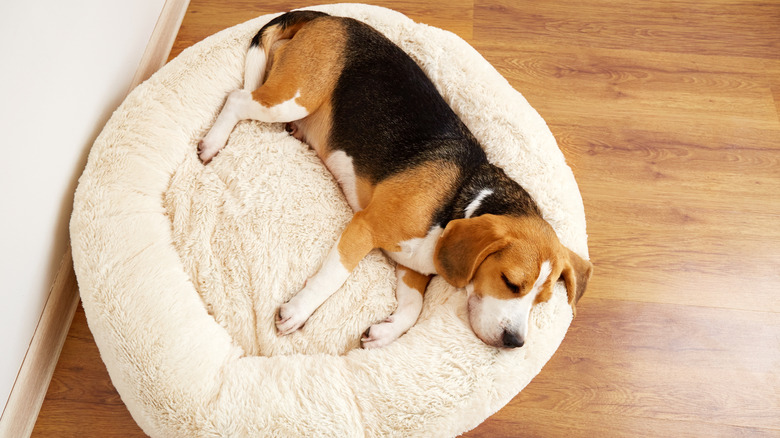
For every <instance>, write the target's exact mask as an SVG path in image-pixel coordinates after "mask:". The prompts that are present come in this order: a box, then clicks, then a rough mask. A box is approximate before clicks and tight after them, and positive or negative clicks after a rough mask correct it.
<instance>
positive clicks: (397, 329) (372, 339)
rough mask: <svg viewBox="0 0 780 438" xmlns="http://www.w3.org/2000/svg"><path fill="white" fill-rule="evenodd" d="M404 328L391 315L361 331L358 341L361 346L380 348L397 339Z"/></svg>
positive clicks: (404, 330)
mask: <svg viewBox="0 0 780 438" xmlns="http://www.w3.org/2000/svg"><path fill="white" fill-rule="evenodd" d="M406 328H408V327H402V324H398V323H397V322H395V321H394V320H393V316H392V315H391V316H390V317H388V318H387V319H386V320H384V322H381V323H379V324H374V325H372V326H371V327H369V328H368V330H366V331H365V333H363V337H362V338H361V339H360V341H361V342H362V343H363V348H366V349H368V348H382V347H385V346H387V345H390V344H391V343H392V342H393V341H395V340H396V339H398V337H400V336H401V335H402V334H404V332H406Z"/></svg>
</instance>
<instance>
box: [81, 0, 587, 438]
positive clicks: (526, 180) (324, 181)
mask: <svg viewBox="0 0 780 438" xmlns="http://www.w3.org/2000/svg"><path fill="white" fill-rule="evenodd" d="M315 9H318V10H323V11H325V12H328V13H330V14H334V15H344V16H350V17H354V18H357V19H360V20H363V21H365V22H367V23H369V24H371V25H372V26H374V27H375V28H377V29H378V30H380V31H381V32H383V33H385V34H386V35H387V36H388V37H389V38H390V39H391V40H393V41H395V42H396V43H397V44H399V45H400V46H401V47H402V48H403V49H404V50H406V51H407V52H408V53H409V54H410V55H411V56H412V58H414V59H415V60H416V61H417V62H418V63H419V64H420V65H421V66H422V67H423V69H424V70H425V72H426V73H427V74H428V76H429V77H430V78H431V79H432V80H433V82H434V83H435V84H436V85H437V87H438V88H439V90H440V91H441V92H442V94H443V95H444V97H445V99H446V100H447V101H448V102H449V104H450V105H451V106H452V107H453V108H454V109H455V111H456V112H457V113H458V115H459V116H460V117H461V118H462V119H463V121H464V122H465V123H466V125H468V127H469V128H470V129H471V130H472V132H473V133H474V134H475V135H476V137H477V138H478V139H479V140H480V141H481V143H482V144H483V146H484V147H485V149H486V151H487V153H488V156H489V157H490V159H491V160H492V161H494V162H495V163H497V164H499V165H501V166H502V167H503V168H504V169H505V170H506V171H507V173H508V174H509V175H510V176H511V177H512V178H514V179H516V180H517V181H519V182H520V183H521V184H522V185H523V186H524V187H525V188H526V189H527V190H528V191H529V192H530V193H531V194H532V195H533V196H534V197H535V199H536V200H537V202H538V204H539V206H540V208H541V209H542V211H543V212H544V215H545V217H546V219H548V220H549V221H550V223H551V224H552V225H553V227H554V228H555V229H556V231H557V233H558V235H559V237H560V239H561V242H562V243H563V244H565V245H566V246H568V247H570V248H571V249H573V250H574V251H576V252H577V253H579V254H580V255H582V256H587V242H586V241H587V238H586V233H585V216H584V212H583V206H582V200H581V198H580V194H579V191H578V189H577V185H576V183H575V181H574V177H573V175H572V173H571V170H570V169H569V168H568V166H567V165H566V163H565V160H564V157H563V155H562V154H561V152H560V150H559V149H558V148H557V146H556V143H555V140H554V138H553V136H552V134H551V133H550V131H549V129H548V128H547V126H546V125H545V123H544V121H543V120H542V119H541V117H540V116H539V115H538V114H537V113H536V111H534V110H533V109H532V108H531V107H530V106H529V105H528V103H527V102H526V101H525V99H524V98H523V97H522V96H521V95H520V94H519V93H518V92H516V91H515V90H513V89H512V87H511V86H510V85H509V84H508V83H507V82H506V80H504V79H503V78H502V77H501V76H500V75H499V74H498V73H497V72H496V71H495V70H494V69H493V68H492V67H491V66H490V65H489V64H488V63H487V61H485V60H484V59H483V58H482V57H481V56H480V55H479V54H477V52H475V51H474V50H473V49H472V48H471V47H470V46H468V45H467V44H466V43H465V42H463V41H462V40H461V39H459V38H458V37H456V36H455V35H453V34H451V33H449V32H445V31H442V30H439V29H436V28H432V27H429V26H426V25H423V24H415V23H414V22H412V21H411V20H409V19H408V18H406V17H404V16H403V15H401V14H399V13H396V12H393V11H390V10H387V9H383V8H378V7H372V6H365V5H354V4H353V5H331V6H323V7H319V8H315ZM272 17H273V16H270V15H269V16H263V17H259V18H257V19H255V20H252V21H249V22H247V23H244V24H241V25H238V26H236V27H233V28H230V29H227V30H225V31H223V32H220V33H218V34H216V35H214V36H212V37H210V38H208V39H206V40H204V41H203V42H201V43H199V44H197V45H195V46H194V47H192V48H191V49H188V50H186V51H185V52H184V53H182V54H181V55H180V56H179V57H177V58H176V59H175V60H173V61H171V62H170V63H169V64H168V65H167V66H165V67H164V68H163V69H162V70H160V71H159V72H158V73H157V74H155V75H154V76H153V77H152V78H151V79H150V80H149V81H147V82H146V83H144V84H142V85H141V86H139V87H138V88H137V89H136V90H135V91H133V92H132V93H131V94H130V96H129V97H128V98H127V99H126V100H125V102H124V103H123V104H122V105H121V106H120V108H119V109H118V110H117V111H116V113H115V114H114V115H113V117H112V118H111V120H110V121H109V122H108V124H107V125H106V127H105V129H104V130H103V132H102V134H101V135H100V136H99V138H98V139H97V141H96V142H95V145H94V147H93V148H92V151H91V153H90V156H89V162H88V164H87V168H86V170H85V171H84V174H83V175H82V177H81V179H80V182H79V187H78V190H77V192H76V200H75V204H74V212H73V217H72V220H71V237H72V246H73V257H74V264H75V268H76V273H77V276H78V282H79V287H80V290H81V298H82V300H83V304H84V309H85V311H86V314H87V318H88V321H89V327H90V329H91V331H92V333H93V334H94V336H95V341H96V342H97V345H98V347H99V348H100V352H101V356H102V358H103V360H104V361H105V363H106V367H107V368H108V371H109V374H110V375H111V380H112V381H113V383H114V385H115V386H116V388H117V390H118V391H119V393H120V394H121V396H122V400H123V401H124V402H125V404H126V405H127V407H128V409H129V410H130V412H131V414H132V415H133V418H134V419H135V420H136V421H137V422H138V424H139V425H140V426H141V427H142V428H143V430H144V431H145V432H146V433H148V434H149V435H152V436H158V437H175V436H187V437H190V436H229V437H236V436H266V435H272V436H298V435H300V436H303V435H306V436H316V435H322V436H364V435H366V436H404V437H405V436H449V435H456V434H458V433H461V432H464V431H467V430H470V429H472V428H474V427H475V426H477V425H478V424H479V423H481V422H482V421H483V420H484V419H485V418H487V417H488V416H489V415H491V414H492V413H494V412H495V411H497V410H498V409H499V408H501V407H502V406H504V405H505V404H506V403H507V402H508V401H509V400H510V399H511V398H512V397H513V396H514V395H516V394H517V393H518V392H519V391H520V390H521V389H522V388H523V387H525V385H527V384H528V382H530V380H531V379H532V378H533V377H534V376H535V375H536V374H537V373H538V372H539V371H540V369H541V368H542V366H543V365H544V364H545V363H546V362H547V360H548V359H549V358H550V357H551V356H552V354H553V353H554V352H555V350H556V348H557V347H558V345H559V344H560V342H561V340H562V339H563V337H564V334H565V333H566V330H567V328H568V326H569V323H570V322H571V318H572V315H571V308H570V307H569V306H568V304H567V303H566V293H565V289H564V287H563V284H562V283H560V282H559V283H558V285H556V288H555V293H554V296H553V298H552V299H551V300H550V302H549V303H545V304H543V305H540V306H538V307H537V308H536V309H535V310H534V312H533V314H532V317H531V319H532V321H531V324H530V325H531V327H530V334H529V338H528V340H527V342H526V344H525V347H523V348H521V349H516V350H511V351H499V350H497V349H495V348H492V347H488V346H486V345H485V344H483V343H482V342H481V341H479V340H478V339H477V338H476V337H475V336H474V335H473V333H472V331H471V329H470V328H469V323H468V320H467V319H466V308H465V292H464V291H463V290H457V289H455V288H453V287H451V286H449V285H448V284H447V283H446V282H444V281H443V280H442V279H441V278H438V277H436V278H434V279H433V281H432V282H431V284H430V286H429V288H428V291H427V293H426V295H425V304H424V308H423V312H422V315H421V316H420V319H419V321H418V323H417V325H415V326H414V327H413V328H412V329H411V330H410V331H409V332H408V333H407V334H406V335H404V336H402V337H401V338H400V339H399V340H398V341H396V342H395V343H393V344H391V345H390V346H389V347H386V348H383V349H379V350H370V351H365V350H361V349H360V348H359V339H360V336H361V333H362V332H363V331H364V330H365V329H366V328H367V327H368V326H370V325H371V324H373V323H375V322H377V321H379V320H381V319H384V318H385V317H386V316H387V315H389V314H390V313H391V312H392V310H393V308H394V306H395V297H394V287H395V285H394V283H395V275H394V270H393V267H392V265H391V263H390V262H388V261H387V259H385V257H384V256H383V255H382V254H381V253H379V252H373V253H372V254H371V255H370V256H369V257H367V258H366V259H365V260H363V262H361V264H360V265H359V267H358V269H357V270H356V272H355V273H354V274H353V275H352V276H351V277H350V278H349V280H348V281H347V283H346V284H345V286H344V287H343V288H342V289H341V290H339V292H337V293H336V294H335V295H334V296H333V297H332V298H330V299H329V300H328V301H327V302H326V303H325V304H324V305H323V306H322V307H321V308H320V309H319V310H317V311H316V312H315V313H314V315H313V316H312V317H311V319H310V320H309V321H308V322H307V323H306V325H305V326H304V328H303V329H302V330H300V331H299V332H296V333H294V334H293V335H290V336H287V337H277V335H276V331H275V327H274V312H275V310H276V309H277V308H278V306H279V305H280V304H281V303H283V302H285V301H286V300H288V299H289V298H290V297H291V296H292V295H293V294H294V293H295V292H297V291H298V290H299V289H300V288H301V287H302V285H303V282H304V281H305V280H306V278H307V277H308V276H310V275H311V274H312V273H314V272H315V271H316V269H317V268H318V267H319V264H320V263H321V261H322V260H323V258H324V256H325V255H326V253H327V251H328V250H329V249H330V247H331V246H332V245H333V243H334V242H335V241H336V239H337V238H338V235H339V233H340V231H341V230H342V229H343V227H344V226H345V225H346V223H347V222H348V221H349V218H350V217H351V211H350V209H349V207H348V206H347V204H346V202H345V200H344V198H343V196H342V194H341V192H340V191H339V189H338V187H337V185H336V183H335V181H334V180H333V178H332V177H331V176H330V174H329V173H328V172H327V171H326V170H325V168H324V166H323V165H322V163H321V162H320V161H319V160H318V158H317V157H316V155H315V154H314V152H312V151H311V150H309V149H308V148H307V147H306V145H304V144H301V143H299V142H298V141H297V140H295V139H293V138H292V137H290V136H288V135H287V134H286V133H285V131H284V127H283V126H281V125H269V124H261V123H257V122H242V123H241V124H239V126H238V127H237V128H236V130H235V131H234V132H233V134H232V136H231V138H230V141H229V144H228V146H227V148H226V149H224V150H223V151H222V152H221V153H220V155H219V156H218V157H217V158H215V159H214V161H213V162H212V163H211V164H209V165H208V166H205V167H204V166H203V165H202V164H201V163H200V161H199V160H198V157H197V155H196V152H195V150H196V146H195V145H196V143H197V141H198V140H199V139H200V138H201V137H202V136H203V135H204V133H205V132H206V131H207V130H208V128H209V127H210V126H211V124H212V123H213V121H214V119H215V117H216V115H217V113H218V111H219V109H220V108H221V106H222V104H223V102H224V99H225V97H226V96H227V94H228V92H230V91H231V90H233V89H235V88H238V87H240V86H241V84H242V75H243V62H244V55H245V52H246V48H247V47H248V44H249V41H250V39H251V37H252V36H253V35H254V34H255V33H256V32H257V30H258V29H259V28H260V27H261V26H262V25H263V24H264V23H265V22H267V21H268V20H270V19H271V18H272Z"/></svg>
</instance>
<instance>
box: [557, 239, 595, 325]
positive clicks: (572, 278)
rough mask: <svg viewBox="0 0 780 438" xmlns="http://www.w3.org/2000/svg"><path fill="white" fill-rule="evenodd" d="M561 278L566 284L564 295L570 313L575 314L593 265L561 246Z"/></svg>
mask: <svg viewBox="0 0 780 438" xmlns="http://www.w3.org/2000/svg"><path fill="white" fill-rule="evenodd" d="M561 248H562V250H561V264H562V266H563V268H562V269H561V276H562V277H563V281H564V283H566V295H567V296H568V298H569V304H570V305H571V309H572V312H574V314H575V315H576V314H577V307H576V304H577V301H579V300H580V297H582V294H584V293H585V288H586V287H587V286H588V280H590V276H591V275H592V274H593V264H592V263H591V262H589V261H587V260H585V259H583V258H582V257H580V256H578V255H577V254H575V253H574V251H572V250H570V249H569V248H566V247H565V246H563V245H561Z"/></svg>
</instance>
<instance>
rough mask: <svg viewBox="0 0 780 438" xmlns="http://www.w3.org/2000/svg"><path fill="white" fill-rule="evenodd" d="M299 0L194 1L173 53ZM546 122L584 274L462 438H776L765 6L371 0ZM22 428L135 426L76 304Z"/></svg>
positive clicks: (776, 132)
mask: <svg viewBox="0 0 780 438" xmlns="http://www.w3.org/2000/svg"><path fill="white" fill-rule="evenodd" d="M307 3H308V4H311V1H306V2H295V1H292V2H291V1H278V0H271V1H265V2H260V1H250V0H227V1H210V2H209V1H202V0H192V2H191V4H190V7H189V11H188V13H187V15H186V16H185V18H184V23H183V25H182V27H181V30H180V33H179V37H178V39H177V42H176V44H175V46H174V50H173V53H172V56H175V55H176V54H178V53H179V52H180V51H181V50H182V49H184V48H185V47H187V46H189V45H191V44H193V43H195V42H197V41H199V40H201V39H203V38H204V37H206V36H208V35H210V34H212V33H214V32H216V31H218V30H220V29H223V28H225V27H228V26H231V25H234V24H236V23H239V22H242V21H245V20H248V19H250V18H253V17H255V16H257V15H260V14H264V13H269V12H276V11H283V10H288V9H291V8H295V7H300V6H304V5H305V4H307ZM378 4H380V5H382V6H388V7H392V8H394V9H396V10H399V11H401V12H403V13H405V14H407V15H409V16H410V17H412V18H413V19H415V20H416V21H420V22H425V23H428V24H431V25H434V26H438V27H442V28H445V29H448V30H451V31H453V32H455V33H457V34H458V35H460V36H461V37H463V38H464V39H466V40H467V41H468V42H469V43H471V44H472V45H473V46H474V47H475V48H476V49H477V50H478V51H479V52H481V53H482V54H483V56H485V58H487V59H488V61H490V62H491V63H492V64H493V65H494V66H495V67H496V68H497V69H498V70H499V71H500V72H501V73H502V74H503V75H504V76H505V77H506V78H507V79H508V80H509V81H510V82H511V83H512V85H514V87H515V88H517V89H518V90H520V91H521V92H522V93H523V94H524V95H525V96H526V98H527V99H528V100H529V101H530V103H531V105H533V106H534V107H535V108H536V109H537V110H538V111H539V112H540V113H541V115H542V117H544V118H545V120H547V122H548V124H549V125H550V128H551V129H552V131H553V133H554V134H555V136H556V138H557V140H558V143H559V145H560V147H561V149H562V150H563V152H564V154H565V155H566V157H567V160H568V162H569V164H570V165H571V167H572V168H573V170H574V173H575V176H576V177H577V180H578V182H579V185H580V189H581V191H582V195H583V198H584V201H585V211H586V214H587V217H588V231H589V235H590V240H589V242H590V251H591V255H592V261H593V262H594V264H595V267H596V268H595V274H594V277H593V280H592V282H591V284H590V288H589V290H588V292H587V294H586V295H585V297H584V298H583V299H582V301H581V302H580V306H579V312H578V317H577V319H576V320H575V321H574V323H573V324H572V326H571V329H570V331H569V333H568V335H567V337H566V339H565V340H564V341H563V344H562V345H561V347H560V349H559V350H558V352H557V353H556V354H555V356H554V357H553V358H552V360H550V362H549V363H548V364H547V366H546V367H545V368H544V369H543V370H542V372H541V373H540V374H539V375H538V376H537V377H536V379H535V380H534V381H533V382H531V384H530V385H528V387H527V388H526V389H525V390H524V391H523V392H522V393H520V395H518V396H517V397H516V398H515V399H514V400H513V401H512V402H511V403H510V404H509V405H507V406H506V407H505V408H504V409H502V410H501V411H499V412H498V413H496V414H495V415H494V416H493V417H491V418H490V419H489V420H487V421H486V422H485V423H483V424H482V425H481V426H479V427H478V428H476V429H475V430H474V431H472V432H470V433H468V434H467V436H470V437H500V436H529V437H530V436H552V437H555V436H566V437H574V436H583V437H608V436H660V437H683V436H703V437H710V436H723V437H735V436H775V437H778V436H780V120H778V112H779V111H780V2H778V1H776V0H771V1H749V0H696V1H694V0H676V1H661V2H655V1H641V0H634V1H628V0H581V1H577V2H571V1H564V0H558V1H551V0H548V1H528V2H524V1H508V0H499V1H490V2H488V1H482V0H473V1H472V0H447V1H438V0H437V1H426V2H422V1H410V0H398V1H390V0H388V1H381V2H378ZM34 436H42V437H43V436H56V437H66V436H78V437H110V436H117V437H133V436H143V434H142V432H141V431H140V429H139V428H138V427H137V426H136V425H135V424H134V422H133V421H132V419H131V417H130V415H129V414H128V412H127V410H126V408H125V407H124V405H123V404H122V402H121V400H120V399H119V396H118V395H117V394H116V392H115V390H114V388H113V386H112V385H111V383H110V381H109V379H108V375H107V373H106V370H105V367H104V365H103V363H102V362H101V361H100V359H99V355H98V353H97V349H96V347H95V345H94V341H93V340H92V337H91V335H90V333H89V330H88V329H87V327H86V322H85V319H84V314H83V311H82V310H81V309H79V312H78V313H77V315H76V319H75V320H74V322H73V326H72V327H71V330H70V334H69V337H68V340H67V343H66V344H65V348H64V351H63V353H62V356H61V358H60V361H59V364H58V367H57V370H56V372H55V374H54V379H53V380H52V383H51V386H50V388H49V392H48V395H47V397H46V401H45V403H44V405H43V409H42V411H41V414H40V416H39V418H38V422H37V424H36V428H35V432H34Z"/></svg>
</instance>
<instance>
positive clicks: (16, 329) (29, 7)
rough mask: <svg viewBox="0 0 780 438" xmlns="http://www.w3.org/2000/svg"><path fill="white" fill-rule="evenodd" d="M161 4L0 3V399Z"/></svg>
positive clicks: (154, 0)
mask: <svg viewBox="0 0 780 438" xmlns="http://www.w3.org/2000/svg"><path fill="white" fill-rule="evenodd" d="M163 3H164V0H134V1H126V0H72V1H62V0H30V1H27V0H25V1H2V3H0V64H2V67H0V189H1V190H2V194H1V195H0V196H1V198H0V199H1V200H2V201H0V210H1V211H2V214H0V407H4V406H5V403H6V401H7V399H8V395H9V393H10V391H11V388H12V386H13V383H14V380H15V379H16V375H17V372H18V371H19V367H20V365H21V363H22V360H23V358H24V355H25V352H26V351H27V347H28V346H29V343H30V340H31V339H32V335H33V332H34V330H35V327H36V325H37V324H38V320H39V319H40V315H41V312H42V310H43V305H44V303H45V301H46V298H47V297H48V293H49V288H50V286H51V283H52V280H53V278H54V274H55V273H56V271H57V269H58V267H59V263H60V259H61V257H62V255H63V254H64V252H65V249H66V246H67V242H68V220H69V218H70V212H71V206H72V203H73V192H74V190H75V188H76V182H77V179H78V176H79V175H80V174H81V171H82V169H83V168H84V164H85V162H86V155H87V152H88V151H89V147H90V146H91V144H92V142H93V141H94V139H95V137H96V136H97V134H98V133H99V132H100V129H101V127H102V126H103V125H104V124H105V122H106V121H107V120H108V117H109V116H110V115H111V113H112V112H113V110H114V109H115V108H116V107H117V105H118V104H119V103H120V102H121V101H122V98H123V97H124V95H125V93H126V92H127V91H128V90H127V88H128V86H129V84H130V80H131V79H132V77H133V74H134V73H135V70H136V68H137V66H138V62H139V61H140V59H141V55H142V54H143V51H144V48H145V47H146V44H147V42H148V41H149V37H150V35H151V33H152V30H153V28H154V25H155V23H156V21H157V18H158V16H159V15H160V11H161V10H162V6H163ZM0 411H2V409H1V408H0Z"/></svg>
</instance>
